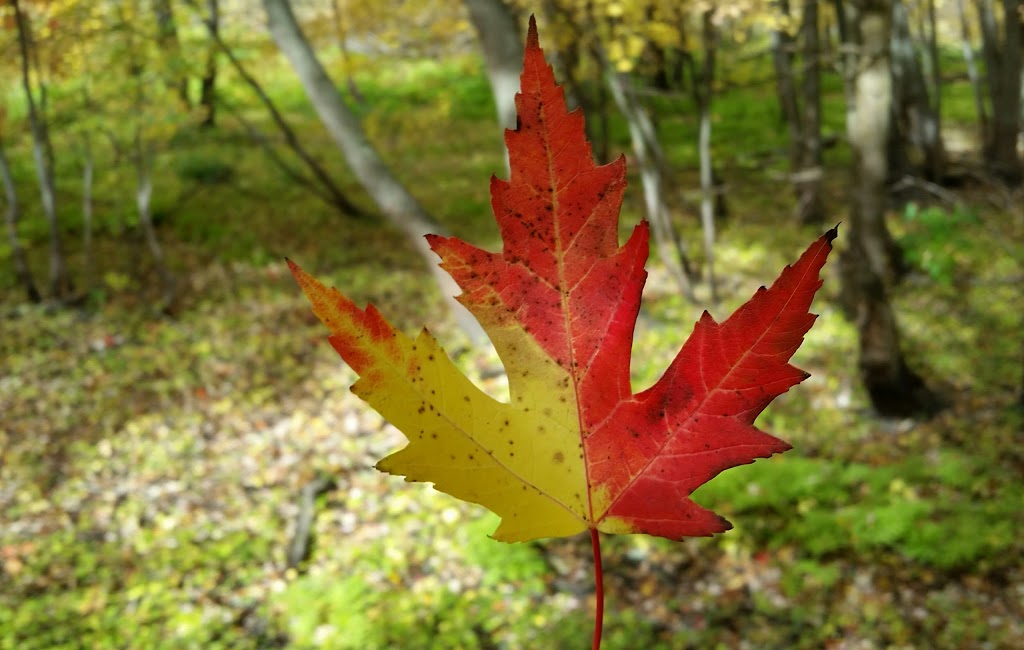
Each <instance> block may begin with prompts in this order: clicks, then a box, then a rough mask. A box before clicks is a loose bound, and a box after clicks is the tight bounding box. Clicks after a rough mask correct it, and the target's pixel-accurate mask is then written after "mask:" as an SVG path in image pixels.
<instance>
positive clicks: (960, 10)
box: [956, 0, 989, 144]
mask: <svg viewBox="0 0 1024 650" xmlns="http://www.w3.org/2000/svg"><path fill="white" fill-rule="evenodd" d="M956 11H957V17H958V19H959V21H960V38H961V48H962V50H963V53H964V65H965V66H966V67H967V78H968V80H970V82H971V94H972V96H973V97H974V112H975V114H976V115H977V116H978V136H979V138H978V141H979V142H981V143H983V144H984V142H985V139H986V138H987V137H988V130H989V125H988V111H986V110H985V99H984V97H983V95H984V93H983V92H982V88H981V76H980V75H979V74H978V66H977V65H976V64H975V62H974V45H973V44H972V42H971V27H970V23H969V22H968V21H967V12H966V11H965V10H964V0H956Z"/></svg>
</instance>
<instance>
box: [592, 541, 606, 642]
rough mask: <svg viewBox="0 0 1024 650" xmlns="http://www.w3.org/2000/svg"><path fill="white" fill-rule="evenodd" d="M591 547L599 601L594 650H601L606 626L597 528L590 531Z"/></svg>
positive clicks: (595, 623)
mask: <svg viewBox="0 0 1024 650" xmlns="http://www.w3.org/2000/svg"><path fill="white" fill-rule="evenodd" d="M590 545H591V546H592V547H593V548H594V585H595V587H596V593H595V598H596V600H597V602H596V603H595V604H594V645H593V650H601V629H602V627H603V626H604V572H603V571H602V569H601V538H600V537H599V536H598V532H597V529H596V528H591V529H590Z"/></svg>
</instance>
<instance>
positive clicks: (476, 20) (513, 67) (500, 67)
mask: <svg viewBox="0 0 1024 650" xmlns="http://www.w3.org/2000/svg"><path fill="white" fill-rule="evenodd" d="M465 4H466V8H467V9H469V18H470V20H472V21H473V25H474V26H475V27H476V33H477V36H478V37H479V39H480V46H481V48H482V49H483V52H484V61H485V62H486V64H487V78H488V80H490V82H491V93H492V94H493V95H494V106H495V109H496V110H497V113H498V126H499V128H500V129H501V133H502V142H504V134H505V129H515V128H516V102H515V99H516V93H517V92H519V74H520V72H522V69H523V41H522V39H521V38H520V35H519V24H518V22H517V21H516V16H515V14H514V13H513V12H512V9H511V8H510V7H509V6H508V5H507V4H505V2H503V0H465ZM503 151H504V156H505V171H506V172H509V171H510V170H509V163H508V149H505V148H504V146H503Z"/></svg>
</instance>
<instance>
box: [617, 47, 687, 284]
mask: <svg viewBox="0 0 1024 650" xmlns="http://www.w3.org/2000/svg"><path fill="white" fill-rule="evenodd" d="M603 63H604V67H605V78H606V79H607V82H608V88H609V89H610V90H611V93H612V97H613V98H614V100H615V103H616V105H617V106H618V107H619V112H620V113H622V116H623V117H624V118H625V119H626V123H627V124H628V125H629V135H630V141H631V142H632V144H633V154H634V155H635V156H636V162H637V165H638V166H639V168H640V182H641V183H642V185H643V189H644V207H645V208H646V212H647V218H648V219H649V220H650V222H651V228H652V230H653V232H654V244H655V246H657V248H658V255H659V256H660V257H661V261H662V263H663V264H664V265H665V268H667V269H668V271H669V274H670V275H671V276H672V277H673V279H674V280H675V281H676V284H677V285H679V291H680V292H681V293H682V294H683V296H685V297H686V298H687V299H688V300H689V301H690V302H696V297H695V296H694V294H693V286H692V284H691V281H690V280H691V278H692V276H693V271H692V270H691V267H690V260H689V257H688V256H687V254H686V249H685V247H684V245H683V242H682V240H681V239H680V238H679V234H678V232H677V231H676V229H675V226H674V225H673V223H672V213H671V211H670V210H669V207H668V205H667V204H666V203H665V192H666V187H665V182H664V173H663V172H664V169H665V160H664V155H663V153H662V151H661V145H660V144H659V142H658V137H657V134H656V133H655V132H654V124H653V123H652V122H651V119H650V117H649V116H648V115H647V112H646V111H645V110H644V108H643V107H642V106H640V103H639V102H638V101H637V99H636V96H635V95H634V94H633V92H632V88H631V83H632V82H631V81H630V80H629V78H628V77H627V76H626V75H625V74H623V73H620V72H617V71H616V70H615V69H614V66H613V65H612V64H611V63H610V62H608V61H607V60H604V61H603Z"/></svg>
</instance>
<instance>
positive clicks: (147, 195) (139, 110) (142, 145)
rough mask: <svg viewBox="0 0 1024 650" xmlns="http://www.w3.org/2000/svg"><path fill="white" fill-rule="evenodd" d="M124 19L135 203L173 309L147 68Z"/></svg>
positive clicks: (163, 304) (163, 301)
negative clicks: (157, 206)
mask: <svg viewBox="0 0 1024 650" xmlns="http://www.w3.org/2000/svg"><path fill="white" fill-rule="evenodd" d="M121 20H122V21H123V23H122V26H123V27H127V29H125V30H124V34H125V38H126V43H125V50H126V54H127V56H126V58H127V68H128V76H129V77H130V78H131V80H132V82H133V83H134V84H135V97H134V106H133V109H134V116H133V118H134V120H135V123H134V134H133V137H132V163H133V164H134V166H135V176H136V185H135V206H136V209H137V210H138V213H139V225H140V226H141V228H142V234H143V236H144V237H145V239H146V246H147V247H148V248H149V252H150V254H151V255H152V256H153V262H154V265H155V267H156V272H157V275H158V276H159V277H160V288H161V295H160V309H159V311H161V312H169V311H170V310H171V308H172V306H173V304H174V294H175V290H174V284H175V283H174V276H172V275H171V272H170V269H168V267H167V262H166V260H165V258H164V251H163V247H162V246H161V245H160V240H159V239H158V238H157V236H156V228H155V227H154V225H153V214H152V210H151V204H152V198H153V169H152V168H153V165H152V158H153V151H152V148H151V146H150V145H149V144H148V143H147V142H146V141H145V136H144V134H143V124H144V116H145V112H146V105H147V104H146V102H147V99H146V89H145V84H146V79H145V75H144V70H143V67H142V63H141V62H140V61H141V56H140V53H139V51H138V47H139V46H138V44H137V43H136V42H135V39H134V37H133V33H134V32H133V31H132V29H131V26H130V25H129V24H128V21H127V17H126V16H125V14H124V13H123V11H122V14H121Z"/></svg>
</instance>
